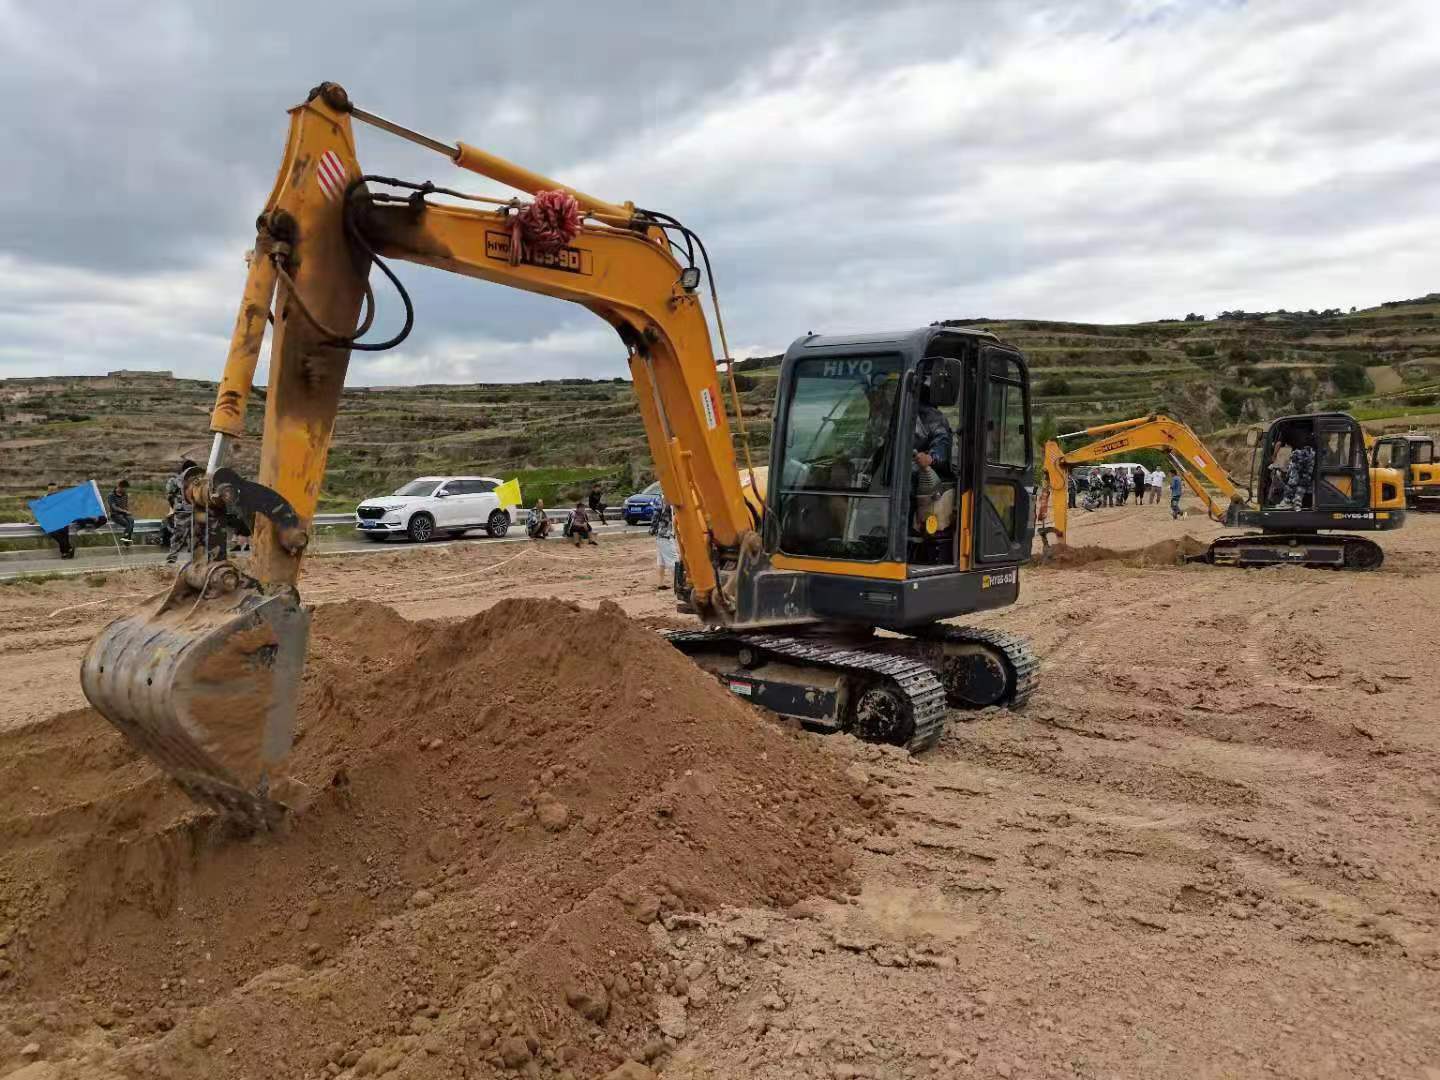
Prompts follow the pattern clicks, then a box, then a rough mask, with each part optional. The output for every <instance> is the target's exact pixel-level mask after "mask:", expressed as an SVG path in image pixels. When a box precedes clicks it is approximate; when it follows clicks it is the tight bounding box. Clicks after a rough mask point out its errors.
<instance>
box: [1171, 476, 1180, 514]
mask: <svg viewBox="0 0 1440 1080" xmlns="http://www.w3.org/2000/svg"><path fill="white" fill-rule="evenodd" d="M1181 490H1182V487H1181V484H1180V474H1179V473H1178V472H1177V473H1176V474H1175V475H1174V476H1172V477H1170V520H1172V521H1173V520H1175V519H1176V518H1178V517H1179V516H1180V492H1181Z"/></svg>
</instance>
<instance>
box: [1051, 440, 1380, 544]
mask: <svg viewBox="0 0 1440 1080" xmlns="http://www.w3.org/2000/svg"><path fill="white" fill-rule="evenodd" d="M1082 436H1085V437H1089V438H1090V439H1091V440H1092V441H1090V442H1088V443H1085V444H1083V445H1081V446H1077V447H1075V448H1073V449H1071V450H1063V449H1062V448H1061V445H1060V442H1059V441H1057V440H1051V441H1050V442H1048V443H1047V444H1046V445H1045V475H1046V480H1047V483H1048V504H1049V510H1050V516H1051V521H1050V524H1048V525H1042V526H1041V537H1042V539H1043V540H1044V541H1045V543H1046V545H1047V546H1048V545H1049V542H1050V541H1051V539H1052V538H1053V539H1056V540H1058V542H1059V543H1061V544H1063V543H1064V542H1065V537H1066V532H1067V525H1068V518H1069V507H1068V506H1067V501H1066V489H1067V482H1068V479H1069V474H1070V472H1071V470H1073V469H1075V468H1077V467H1079V466H1082V465H1090V464H1094V463H1098V462H1101V461H1104V460H1105V459H1107V458H1113V457H1116V456H1117V455H1121V454H1129V453H1133V452H1134V451H1136V450H1158V451H1160V452H1161V453H1163V454H1165V455H1166V457H1168V458H1169V460H1170V464H1171V466H1172V467H1173V468H1174V469H1175V471H1176V472H1177V473H1178V474H1179V475H1180V476H1181V477H1182V478H1183V479H1184V481H1185V483H1186V485H1187V486H1188V487H1189V488H1190V490H1191V491H1193V492H1194V493H1195V495H1196V496H1198V497H1199V499H1200V501H1201V502H1203V503H1204V504H1205V509H1206V511H1207V513H1208V514H1209V516H1210V517H1211V518H1212V519H1213V520H1214V521H1217V522H1219V523H1220V524H1222V525H1226V526H1229V527H1232V528H1244V527H1247V526H1248V527H1251V528H1258V529H1259V531H1258V532H1251V533H1244V534H1241V535H1235V536H1222V537H1220V538H1219V539H1217V540H1215V541H1214V542H1212V543H1211V544H1210V546H1209V548H1208V549H1207V550H1206V551H1205V552H1203V553H1202V554H1199V555H1196V556H1193V557H1192V561H1196V562H1208V563H1213V564H1216V565H1223V566H1272V565H1275V564H1277V563H1290V564H1299V565H1302V566H1315V567H1335V568H1344V569H1353V570H1373V569H1375V568H1377V567H1378V566H1380V564H1381V563H1382V562H1383V561H1384V559H1385V552H1384V550H1383V549H1382V548H1381V547H1380V545H1379V544H1377V543H1375V542H1374V541H1373V540H1369V539H1367V538H1365V537H1361V536H1354V535H1347V534H1345V533H1340V534H1336V533H1335V532H1334V531H1333V530H1337V529H1344V530H1361V531H1374V530H1388V529H1398V528H1400V527H1401V526H1402V525H1403V524H1404V523H1405V490H1404V484H1403V479H1402V475H1401V473H1400V472H1399V471H1398V470H1396V469H1391V468H1381V467H1377V466H1374V465H1372V464H1371V462H1370V460H1369V458H1368V456H1367V453H1366V446H1365V433H1364V431H1363V430H1361V427H1360V425H1359V423H1357V422H1356V420H1355V418H1354V417H1353V416H1350V415H1349V414H1347V413H1307V414H1304V415H1297V416H1282V417H1281V418H1279V419H1278V420H1275V421H1274V422H1272V423H1271V424H1270V426H1269V427H1268V428H1265V429H1263V430H1262V429H1259V428H1252V429H1251V430H1250V432H1249V433H1248V436H1249V438H1248V442H1249V445H1250V447H1251V451H1252V452H1251V455H1250V484H1249V486H1248V487H1247V488H1244V489H1242V488H1241V486H1240V484H1239V483H1238V482H1237V481H1236V480H1235V479H1234V478H1233V477H1231V475H1230V473H1229V472H1228V471H1226V469H1225V468H1224V466H1222V465H1221V464H1220V462H1219V461H1218V460H1217V459H1216V456H1215V454H1214V453H1213V452H1212V451H1211V450H1210V448H1209V447H1207V446H1206V445H1205V443H1204V442H1203V441H1202V440H1201V438H1200V436H1198V435H1196V434H1195V432H1194V431H1192V430H1191V429H1190V428H1189V426H1187V425H1186V424H1184V423H1182V422H1181V421H1179V420H1175V419H1173V418H1171V417H1169V416H1164V415H1161V414H1159V413H1156V414H1152V415H1150V416H1142V417H1138V418H1136V419H1134V420H1121V421H1118V422H1116V423H1113V424H1101V425H1099V426H1097V427H1092V428H1086V429H1085V430H1084V431H1075V432H1070V433H1069V434H1066V435H1061V436H1059V439H1073V438H1080V437H1082ZM1301 451H1304V452H1305V453H1306V456H1307V457H1309V458H1310V460H1311V461H1312V462H1313V465H1312V466H1311V467H1310V468H1309V469H1308V470H1307V471H1308V479H1307V480H1306V482H1305V483H1304V484H1303V486H1301V487H1294V488H1293V489H1292V490H1288V491H1287V489H1286V487H1287V477H1288V475H1289V470H1288V468H1287V466H1288V461H1289V457H1290V455H1291V454H1293V453H1297V452H1301ZM1292 487H1293V485H1292ZM1044 505H1045V500H1043V499H1042V506H1044Z"/></svg>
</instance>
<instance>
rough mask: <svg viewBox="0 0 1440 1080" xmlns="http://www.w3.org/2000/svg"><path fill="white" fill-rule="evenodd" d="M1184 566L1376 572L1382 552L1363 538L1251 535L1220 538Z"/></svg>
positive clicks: (1323, 535) (1279, 534) (1382, 556)
mask: <svg viewBox="0 0 1440 1080" xmlns="http://www.w3.org/2000/svg"><path fill="white" fill-rule="evenodd" d="M1186 561H1187V562H1205V563H1210V564H1211V565H1213V566H1240V567H1250V566H1309V567H1313V568H1316V569H1321V570H1377V569H1379V567H1380V565H1381V564H1382V563H1383V562H1384V561H1385V550H1384V549H1383V548H1382V547H1381V546H1380V545H1379V544H1377V543H1375V541H1373V540H1367V539H1366V538H1365V537H1363V536H1350V535H1342V534H1333V533H1324V534H1320V533H1251V534H1249V535H1246V536H1222V537H1221V538H1220V539H1218V540H1216V541H1215V542H1214V543H1212V544H1211V545H1210V547H1209V548H1208V549H1206V550H1205V551H1204V552H1202V553H1201V554H1199V555H1192V556H1190V558H1189V559H1187V560H1186Z"/></svg>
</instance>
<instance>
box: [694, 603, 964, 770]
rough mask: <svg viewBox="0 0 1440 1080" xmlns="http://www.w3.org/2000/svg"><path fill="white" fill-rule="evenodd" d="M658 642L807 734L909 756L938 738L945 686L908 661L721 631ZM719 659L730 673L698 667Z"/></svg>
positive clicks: (822, 643)
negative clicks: (808, 675) (728, 659)
mask: <svg viewBox="0 0 1440 1080" xmlns="http://www.w3.org/2000/svg"><path fill="white" fill-rule="evenodd" d="M666 638H667V640H669V642H670V644H672V645H674V646H675V647H676V648H677V649H679V650H680V651H681V652H683V653H686V654H687V655H689V656H692V657H694V658H696V659H697V662H701V666H703V667H706V668H707V670H712V671H714V672H715V674H717V675H718V676H719V677H720V681H721V682H722V683H723V684H724V685H725V686H726V687H727V688H728V689H730V691H731V692H732V693H735V694H737V695H739V696H741V697H746V698H749V699H750V700H752V701H754V702H755V704H757V705H760V706H762V707H763V708H768V709H771V710H772V711H774V712H778V713H781V714H783V715H787V716H794V717H796V718H798V719H799V720H801V721H802V722H806V723H810V724H811V725H813V726H817V727H822V728H825V729H827V730H833V731H850V732H852V733H853V734H855V735H856V736H858V737H859V738H862V739H865V740H866V741H869V742H886V743H891V744H892V745H903V746H904V747H905V748H906V749H907V750H909V751H910V752H911V753H912V754H918V753H920V752H922V751H925V750H929V749H930V748H931V747H933V746H934V745H935V744H936V743H938V742H939V741H940V736H941V735H942V734H943V733H944V731H945V708H946V692H945V686H944V684H943V683H942V682H941V680H940V678H939V677H938V676H937V675H936V674H935V672H934V671H933V670H931V668H930V666H929V665H928V664H926V663H925V662H924V661H923V660H920V659H917V658H915V657H911V656H907V655H904V654H902V653H894V652H882V651H879V650H876V649H871V648H868V647H867V648H856V647H854V646H853V645H849V644H837V643H835V642H830V641H826V640H824V639H820V638H805V637H791V636H788V635H783V634H769V633H747V632H743V631H734V630H723V629H717V630H681V631H675V632H672V633H669V634H667V635H666ZM726 654H729V655H732V656H734V657H735V660H736V664H735V667H734V669H733V670H727V669H725V668H724V667H723V666H716V665H715V664H713V663H705V662H702V661H701V657H708V658H712V659H713V658H714V657H716V656H717V655H726ZM767 665H768V666H771V667H772V668H773V667H775V666H777V665H778V666H779V667H781V668H783V669H784V670H785V672H786V673H794V674H798V675H801V676H803V674H804V673H805V672H807V671H810V672H816V673H818V672H825V673H827V674H828V675H829V681H830V682H831V684H832V685H831V686H820V685H818V680H817V683H816V685H813V686H805V685H804V684H803V683H801V682H796V681H794V675H792V678H791V679H774V680H772V679H767V678H765V677H763V676H762V675H760V674H751V672H758V671H759V670H760V669H762V668H766V667H767ZM852 683H854V684H857V685H858V690H857V689H856V687H855V686H852V685H851V684H852ZM851 697H854V698H855V700H850V698H851ZM826 713H828V715H826Z"/></svg>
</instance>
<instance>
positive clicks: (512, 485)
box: [495, 476, 520, 507]
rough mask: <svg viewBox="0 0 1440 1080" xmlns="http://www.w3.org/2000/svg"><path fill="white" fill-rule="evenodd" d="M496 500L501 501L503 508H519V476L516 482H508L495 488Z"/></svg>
mask: <svg viewBox="0 0 1440 1080" xmlns="http://www.w3.org/2000/svg"><path fill="white" fill-rule="evenodd" d="M495 498H497V499H499V500H500V505H501V506H504V507H510V506H519V505H520V478H519V477H518V476H517V477H516V478H515V479H514V480H506V481H505V482H504V483H503V484H500V485H498V486H497V487H496V488H495Z"/></svg>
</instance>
